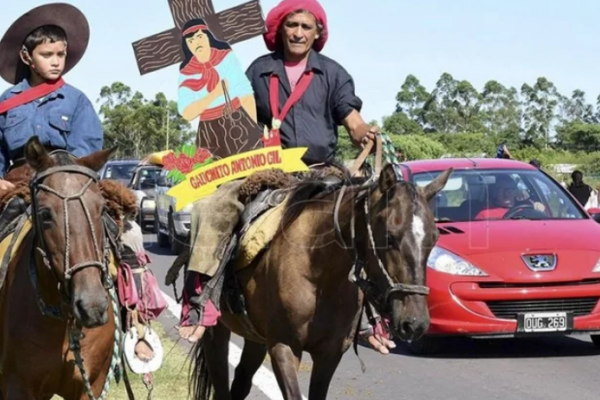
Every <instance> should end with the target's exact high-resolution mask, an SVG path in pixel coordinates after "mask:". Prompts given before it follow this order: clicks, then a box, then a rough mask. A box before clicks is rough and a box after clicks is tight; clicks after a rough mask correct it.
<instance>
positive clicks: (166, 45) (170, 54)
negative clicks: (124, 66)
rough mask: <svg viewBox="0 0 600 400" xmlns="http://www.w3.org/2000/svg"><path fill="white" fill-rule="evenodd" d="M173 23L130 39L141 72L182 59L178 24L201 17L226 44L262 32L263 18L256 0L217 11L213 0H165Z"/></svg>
mask: <svg viewBox="0 0 600 400" xmlns="http://www.w3.org/2000/svg"><path fill="white" fill-rule="evenodd" d="M168 2H169V8H170V9H171V15H172V16H173V20H174V21H175V27H174V28H171V29H168V30H166V31H164V32H161V33H157V34H155V35H152V36H149V37H147V38H145V39H141V40H138V41H137V42H134V43H133V51H134V53H135V59H136V61H137V64H138V69H139V70H140V74H141V75H144V74H147V73H150V72H154V71H156V70H159V69H161V68H165V67H168V66H171V65H173V64H177V63H180V62H182V61H183V50H182V48H181V28H182V27H183V26H184V25H185V24H186V22H188V21H190V20H192V19H194V18H203V19H204V20H205V21H206V24H207V25H208V26H209V27H210V30H211V32H212V33H213V34H214V35H215V37H217V38H218V39H221V40H223V41H225V42H227V43H229V45H233V44H235V43H239V42H242V41H244V40H248V39H251V38H253V37H256V36H259V35H262V34H263V33H264V30H265V21H264V18H263V15H262V10H261V8H260V4H259V1H258V0H251V1H248V2H247V3H244V4H240V5H239V6H236V7H233V8H230V9H228V10H224V11H221V12H220V13H218V14H216V13H215V9H214V7H213V4H212V0H168Z"/></svg>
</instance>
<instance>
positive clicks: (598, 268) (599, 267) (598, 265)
mask: <svg viewBox="0 0 600 400" xmlns="http://www.w3.org/2000/svg"><path fill="white" fill-rule="evenodd" d="M592 272H600V259H598V261H596V266H595V267H594V269H593V270H592Z"/></svg>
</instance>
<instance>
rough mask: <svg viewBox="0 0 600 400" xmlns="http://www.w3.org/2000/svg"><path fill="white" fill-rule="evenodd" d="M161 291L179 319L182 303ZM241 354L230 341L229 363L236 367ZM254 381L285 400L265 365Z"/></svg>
mask: <svg viewBox="0 0 600 400" xmlns="http://www.w3.org/2000/svg"><path fill="white" fill-rule="evenodd" d="M161 292H162V294H163V296H164V297H165V300H166V301H167V309H168V310H169V312H170V313H171V314H173V316H175V318H177V319H179V317H180V316H181V305H179V304H178V303H177V302H176V301H175V299H173V298H172V297H171V296H169V295H168V294H166V293H165V292H163V291H162V290H161ZM241 356H242V349H240V348H239V347H238V346H237V345H236V344H235V343H233V342H229V364H231V366H233V367H234V368H235V367H236V366H237V365H238V364H239V362H240V358H241ZM252 383H253V384H254V386H256V387H257V388H258V389H260V391H261V392H263V393H264V394H265V395H266V396H267V397H268V398H269V399H271V400H283V396H282V395H281V391H280V390H279V385H278V384H277V379H276V378H275V374H273V372H272V371H271V370H270V369H268V368H266V367H265V366H264V365H261V367H260V368H259V369H258V371H257V372H256V374H254V378H253V379H252ZM302 398H303V399H304V400H307V399H306V396H302Z"/></svg>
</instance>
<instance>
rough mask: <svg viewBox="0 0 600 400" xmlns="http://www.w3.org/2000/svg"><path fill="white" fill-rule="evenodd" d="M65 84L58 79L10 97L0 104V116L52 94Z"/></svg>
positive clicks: (61, 79)
mask: <svg viewBox="0 0 600 400" xmlns="http://www.w3.org/2000/svg"><path fill="white" fill-rule="evenodd" d="M64 84H65V81H64V80H63V78H58V79H57V80H56V81H54V82H53V83H48V82H44V83H41V84H39V85H37V86H34V87H32V88H29V89H27V90H24V91H22V92H21V93H19V94H17V95H16V96H13V97H11V98H10V99H7V100H5V101H3V102H2V103H0V114H4V113H5V112H7V111H8V110H12V109H13V108H16V107H19V106H22V105H23V104H27V103H30V102H32V101H34V100H37V99H39V98H41V97H44V96H47V95H49V94H50V93H52V92H54V91H55V90H56V89H58V88H60V87H62V86H63V85H64Z"/></svg>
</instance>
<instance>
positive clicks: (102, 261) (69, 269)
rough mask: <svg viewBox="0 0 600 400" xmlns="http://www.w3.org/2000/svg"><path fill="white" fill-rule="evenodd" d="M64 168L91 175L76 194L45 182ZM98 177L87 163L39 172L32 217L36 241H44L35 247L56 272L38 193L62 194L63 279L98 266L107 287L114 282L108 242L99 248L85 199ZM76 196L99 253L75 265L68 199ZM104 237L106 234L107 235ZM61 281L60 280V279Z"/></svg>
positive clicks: (33, 185) (65, 295)
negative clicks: (71, 254) (45, 233)
mask: <svg viewBox="0 0 600 400" xmlns="http://www.w3.org/2000/svg"><path fill="white" fill-rule="evenodd" d="M61 172H68V173H78V174H82V175H85V176H87V177H88V178H89V179H88V180H87V182H86V183H85V184H84V185H83V187H82V188H81V190H80V191H79V192H77V193H75V194H73V195H70V196H67V195H64V194H62V193H60V192H59V191H57V190H56V189H53V188H51V187H49V186H47V185H45V184H43V183H42V181H43V180H44V179H45V178H47V177H48V176H50V175H53V174H56V173H61ZM98 180H99V177H98V174H97V173H96V172H95V171H93V170H91V169H90V168H87V167H84V166H82V165H63V166H55V167H50V168H48V169H46V170H44V171H42V172H40V173H37V174H36V175H35V176H34V177H33V179H32V180H31V182H30V192H31V204H32V218H33V223H34V226H35V234H36V236H37V241H38V242H39V243H40V245H41V247H36V249H37V251H38V252H39V253H40V255H41V256H42V259H43V261H44V264H45V266H46V268H48V269H49V270H50V271H52V273H54V272H53V271H54V270H53V269H52V265H51V261H50V259H49V257H48V248H47V245H46V243H45V241H44V238H43V235H42V223H43V222H42V221H40V218H39V210H38V203H37V198H36V195H37V193H38V191H40V190H43V191H45V192H47V193H51V194H53V195H55V196H57V197H58V198H60V199H61V200H62V202H63V206H62V209H63V217H64V224H65V261H64V276H63V279H64V281H66V282H68V281H69V280H71V279H72V278H73V275H74V274H76V273H77V272H79V271H81V270H83V269H85V268H89V267H96V268H98V269H100V271H101V273H102V279H103V282H104V286H105V287H106V288H108V287H110V285H111V284H112V280H111V278H110V276H109V275H110V274H109V272H108V253H107V249H108V244H107V243H104V246H103V249H102V250H103V251H104V252H103V251H102V250H101V249H100V244H99V242H98V235H97V233H96V231H95V229H94V224H93V221H92V218H91V215H90V210H89V208H88V207H87V205H86V204H85V202H84V201H83V196H84V194H85V193H86V191H87V190H88V189H89V187H90V185H91V184H92V183H97V182H98ZM73 200H79V202H80V203H81V206H82V208H83V210H84V213H85V216H86V220H87V223H88V226H89V227H90V231H91V234H92V241H93V242H94V253H95V254H96V257H98V260H97V261H85V262H81V263H77V264H75V265H70V264H69V252H70V245H71V241H70V239H71V238H70V229H69V207H68V203H69V201H73ZM102 237H104V235H103V236H102ZM34 262H35V261H32V263H34ZM57 278H58V277H57ZM36 281H37V280H36ZM58 281H59V282H61V280H60V279H59V280H58ZM34 285H36V286H37V282H35V283H34ZM36 289H37V288H36ZM61 294H62V296H63V300H64V301H65V302H70V293H69V292H68V288H65V290H64V291H61ZM38 297H39V291H38ZM40 300H41V299H40ZM51 314H55V313H51Z"/></svg>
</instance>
